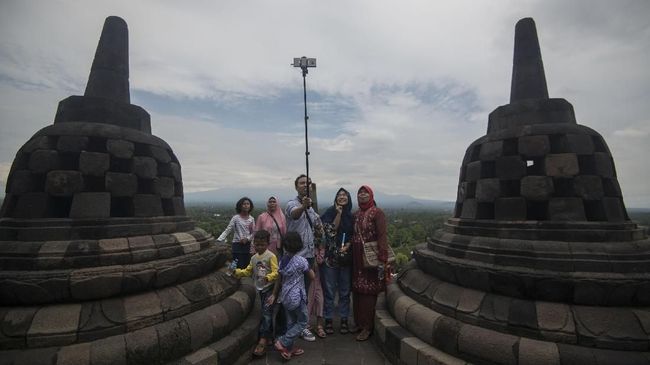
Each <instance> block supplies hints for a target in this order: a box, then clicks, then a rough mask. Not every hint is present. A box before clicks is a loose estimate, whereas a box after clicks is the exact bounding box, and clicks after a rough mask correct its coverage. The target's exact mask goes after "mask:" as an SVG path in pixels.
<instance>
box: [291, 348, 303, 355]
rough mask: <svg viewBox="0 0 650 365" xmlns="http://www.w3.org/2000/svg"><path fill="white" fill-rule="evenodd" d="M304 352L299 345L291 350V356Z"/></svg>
mask: <svg viewBox="0 0 650 365" xmlns="http://www.w3.org/2000/svg"><path fill="white" fill-rule="evenodd" d="M304 353H305V350H303V349H301V348H300V347H296V348H294V349H293V350H291V356H300V355H302V354H304Z"/></svg>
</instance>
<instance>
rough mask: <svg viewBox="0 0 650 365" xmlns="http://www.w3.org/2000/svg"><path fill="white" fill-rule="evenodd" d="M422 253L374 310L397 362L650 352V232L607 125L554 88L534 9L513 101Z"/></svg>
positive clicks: (474, 154) (523, 26) (537, 360)
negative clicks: (584, 121) (622, 174)
mask: <svg viewBox="0 0 650 365" xmlns="http://www.w3.org/2000/svg"><path fill="white" fill-rule="evenodd" d="M613 107H615V106H614V105H613ZM414 257H415V261H414V262H412V264H411V266H410V268H409V269H408V270H406V271H405V272H404V273H402V274H401V275H400V276H399V278H398V280H397V281H396V283H395V284H393V285H391V286H390V287H389V289H388V291H387V299H386V302H385V304H384V305H385V308H386V310H379V311H378V312H377V317H376V326H377V330H378V336H377V341H378V342H380V343H381V345H382V348H383V349H384V351H385V353H386V354H387V355H388V356H389V357H390V358H391V360H392V361H393V362H394V363H406V364H422V363H424V364H429V363H442V364H462V363H477V364H564V365H566V364H648V363H650V354H649V353H648V350H649V349H650V341H649V335H650V240H649V239H648V238H647V236H646V234H645V231H644V230H643V229H641V228H639V227H638V226H637V225H636V224H635V223H634V222H632V221H630V219H629V218H628V215H627V212H626V209H625V205H624V203H623V197H622V193H621V189H620V187H619V183H618V181H617V178H616V170H615V167H614V161H613V159H612V155H611V153H610V151H609V149H608V147H607V144H606V143H605V141H604V140H603V138H602V136H601V135H600V134H598V133H597V132H596V131H594V130H592V129H590V128H588V127H586V126H583V125H580V124H577V123H576V119H575V114H574V111H573V106H572V105H571V104H570V103H569V102H568V101H566V100H564V99H554V98H549V97H548V91H547V87H546V79H545V75H544V67H543V64H542V58H541V53H540V48H539V44H538V40H537V31H536V28H535V23H534V21H533V20H532V19H530V18H526V19H522V20H520V21H519V22H518V23H517V26H516V29H515V46H514V61H513V75H512V89H511V96H510V103H509V104H507V105H503V106H500V107H498V108H497V109H495V110H494V111H493V112H492V113H490V115H489V119H488V129H487V134H486V135H485V136H483V137H481V138H479V139H477V140H476V141H475V142H473V143H472V144H471V145H470V146H469V147H468V149H467V152H466V154H465V158H464V159H463V162H462V166H461V171H460V181H459V187H458V197H457V201H456V209H455V212H454V215H453V217H452V218H450V219H449V220H448V221H447V223H446V224H445V226H444V228H443V229H441V230H439V231H437V232H436V234H435V236H434V237H432V238H431V239H429V241H428V242H427V243H426V244H423V245H420V246H418V247H417V249H416V250H415V252H414Z"/></svg>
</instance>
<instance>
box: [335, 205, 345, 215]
mask: <svg viewBox="0 0 650 365" xmlns="http://www.w3.org/2000/svg"><path fill="white" fill-rule="evenodd" d="M341 213H343V206H342V205H338V204H336V214H341Z"/></svg>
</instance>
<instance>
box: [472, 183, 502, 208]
mask: <svg viewBox="0 0 650 365" xmlns="http://www.w3.org/2000/svg"><path fill="white" fill-rule="evenodd" d="M500 193H501V191H500V182H499V179H480V180H479V181H477V183H476V200H477V201H478V202H480V203H482V202H493V201H494V200H495V199H496V198H498V197H499V195H500Z"/></svg>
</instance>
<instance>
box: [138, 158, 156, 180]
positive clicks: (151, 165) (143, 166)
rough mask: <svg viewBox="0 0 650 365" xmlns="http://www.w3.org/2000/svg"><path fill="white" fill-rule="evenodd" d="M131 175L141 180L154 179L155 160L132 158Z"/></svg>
mask: <svg viewBox="0 0 650 365" xmlns="http://www.w3.org/2000/svg"><path fill="white" fill-rule="evenodd" d="M133 173H134V174H135V175H136V176H138V177H139V178H143V179H153V178H155V177H156V175H157V173H158V170H157V164H156V160H154V159H153V158H151V157H144V156H135V157H134V158H133Z"/></svg>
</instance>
